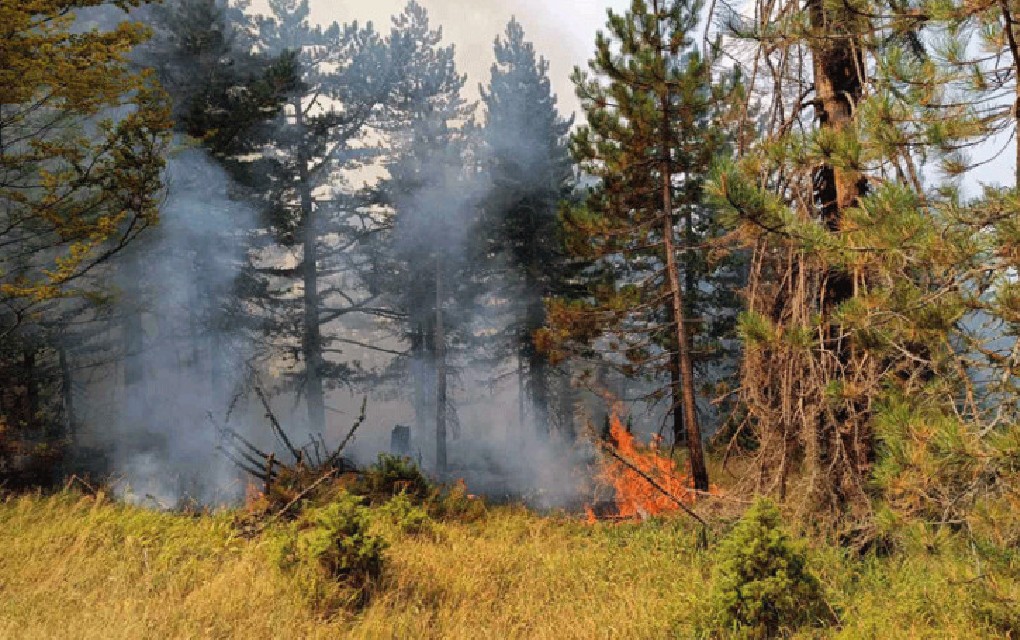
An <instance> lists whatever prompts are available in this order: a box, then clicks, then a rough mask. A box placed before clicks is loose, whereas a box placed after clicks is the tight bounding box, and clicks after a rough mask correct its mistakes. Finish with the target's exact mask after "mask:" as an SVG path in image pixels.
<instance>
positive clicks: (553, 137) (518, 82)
mask: <svg viewBox="0 0 1020 640" xmlns="http://www.w3.org/2000/svg"><path fill="white" fill-rule="evenodd" d="M494 51H495V57H496V62H495V64H493V65H492V69H491V72H490V80H489V85H488V88H485V87H483V88H482V101H483V103H484V105H485V109H486V112H485V122H484V125H483V126H482V129H481V132H480V135H481V140H482V144H483V151H482V153H483V154H484V163H485V170H486V174H487V177H488V180H489V181H490V187H491V193H490V195H489V197H488V198H486V202H485V203H484V207H483V209H484V216H483V219H482V221H481V222H480V225H479V227H480V229H481V234H482V236H483V241H482V247H481V251H482V252H484V253H485V254H487V255H486V256H485V258H486V259H487V260H488V261H489V262H490V263H491V262H493V261H494V259H495V262H496V264H498V265H499V266H500V269H499V271H498V273H496V274H493V275H492V280H491V282H492V283H493V284H494V285H495V286H496V287H499V296H500V297H501V298H505V299H506V300H508V301H511V302H510V306H511V308H510V309H509V311H508V314H507V316H508V317H507V321H506V328H505V335H504V336H503V339H504V340H505V341H506V347H507V348H508V351H509V352H510V353H507V354H504V353H502V352H501V353H499V354H498V358H503V357H506V355H513V356H515V357H516V358H517V361H518V367H519V371H520V374H521V375H520V376H519V379H520V380H521V387H522V388H521V393H525V392H527V395H528V398H529V403H530V406H531V409H532V411H533V412H534V422H535V426H536V427H537V428H538V430H539V431H540V432H544V433H547V432H548V430H549V426H550V400H551V398H550V396H551V391H552V388H551V387H552V383H553V380H552V371H550V369H551V366H550V364H549V362H548V358H547V356H546V354H544V353H542V352H541V351H539V349H538V348H537V347H536V345H535V334H536V332H538V331H539V330H540V329H541V328H542V327H543V326H544V325H545V320H546V318H545V306H544V300H545V299H546V298H549V297H552V296H554V295H562V294H564V293H566V292H567V290H568V289H569V288H570V287H569V284H568V278H569V277H570V276H571V275H572V274H571V264H572V263H571V261H570V260H569V259H568V257H567V256H566V255H565V252H564V250H563V245H562V237H561V233H560V229H559V223H558V220H557V214H558V211H559V206H560V203H561V201H564V200H566V199H567V198H569V196H570V193H571V189H572V179H573V166H572V163H571V159H570V153H569V149H568V144H567V143H568V140H567V138H568V134H569V132H570V128H571V126H572V124H573V122H572V119H571V120H566V119H564V118H562V117H561V116H560V113H559V111H558V109H557V107H556V96H555V95H553V93H552V89H551V84H550V81H549V63H548V61H547V60H546V59H545V58H543V57H539V56H538V55H537V54H536V52H535V47H534V45H533V44H532V43H530V42H528V41H526V40H525V36H524V28H523V27H522V26H521V23H520V22H518V21H517V20H516V19H512V20H511V21H510V23H509V24H508V25H507V27H506V32H505V34H504V35H503V37H502V38H497V39H496V42H495V46H494ZM501 351H502V350H501ZM561 386H563V383H562V382H561ZM566 387H567V388H568V387H569V380H568V381H566ZM564 392H569V391H568V389H564ZM522 403H523V401H522ZM561 421H562V416H561Z"/></svg>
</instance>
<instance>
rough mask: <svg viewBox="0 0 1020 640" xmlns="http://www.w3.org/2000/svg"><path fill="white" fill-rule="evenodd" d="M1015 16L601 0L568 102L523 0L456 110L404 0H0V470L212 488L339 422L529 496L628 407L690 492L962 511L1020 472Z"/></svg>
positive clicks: (1019, 90) (937, 516)
mask: <svg viewBox="0 0 1020 640" xmlns="http://www.w3.org/2000/svg"><path fill="white" fill-rule="evenodd" d="M1016 11H1020V7H1014V6H1013V4H1012V2H1011V0H1003V1H1002V2H976V3H966V4H962V5H957V4H954V3H944V2H929V1H928V0H917V1H914V2H907V3H899V2H878V1H873V0H853V1H850V2H829V1H827V0H807V2H804V3H794V2H785V1H774V0H760V1H758V0H756V1H754V2H749V3H746V4H744V5H740V6H730V5H727V4H725V3H712V4H711V5H710V6H706V5H702V4H701V3H698V2H694V1H687V0H651V1H646V0H634V2H633V3H632V4H631V6H630V7H629V8H628V9H627V10H626V11H621V12H610V14H609V18H608V23H607V25H606V27H605V29H604V30H603V31H600V32H599V34H598V36H597V38H596V43H595V52H594V55H593V57H592V59H591V61H590V62H589V63H588V64H587V65H586V66H585V67H581V68H578V69H577V70H575V72H574V75H573V83H574V85H575V87H576V92H577V96H578V100H579V104H580V107H581V109H582V113H580V114H577V115H576V116H575V115H574V114H570V113H565V112H563V110H562V109H561V108H560V107H559V103H558V101H557V98H556V96H555V95H554V92H553V90H552V83H551V80H550V68H549V63H548V61H547V60H546V59H545V58H544V57H543V56H542V54H541V52H539V51H536V49H535V47H534V45H533V44H531V42H530V41H529V38H528V36H527V34H526V33H525V32H524V28H523V27H522V24H521V22H519V21H517V20H516V19H515V20H512V21H510V22H509V24H507V25H506V28H505V30H504V32H503V33H501V34H499V35H498V36H496V38H495V41H494V48H493V58H494V60H495V62H494V64H493V65H492V67H491V71H490V73H489V76H488V77H487V78H486V79H485V80H484V82H482V83H481V84H482V86H480V87H479V90H478V92H477V95H478V96H479V99H478V100H474V99H473V97H472V96H474V95H475V92H474V91H473V90H471V91H469V90H468V88H467V84H468V80H467V78H466V76H465V75H464V74H463V73H461V72H460V71H459V70H458V67H457V58H456V56H455V49H454V44H455V43H452V42H449V41H447V40H446V39H445V38H444V34H443V32H442V29H441V28H440V27H439V25H437V24H434V23H433V22H432V21H431V20H430V16H429V12H428V11H427V10H426V8H425V6H423V5H421V4H418V3H417V2H413V1H412V2H410V3H408V4H407V6H406V7H405V8H404V9H403V10H402V11H401V12H399V13H398V14H397V15H395V16H394V17H393V18H392V21H391V23H389V24H384V25H382V24H381V25H375V24H373V23H370V22H356V21H354V20H355V19H356V18H357V16H351V22H348V23H346V24H329V25H319V24H316V23H314V22H312V21H311V20H310V9H309V5H308V2H307V0H269V2H268V4H267V5H266V6H264V7H255V8H253V7H252V6H251V5H250V4H249V3H244V2H235V3H227V2H224V1H221V0H167V1H166V2H163V3H160V4H152V5H148V4H143V3H140V2H135V1H131V0H123V1H120V2H100V1H99V0H77V1H71V0H41V1H39V2H34V3H31V4H30V5H26V4H24V3H19V2H8V1H6V0H5V1H4V2H3V3H2V4H0V18H2V20H0V24H2V25H3V27H2V28H3V31H4V33H3V36H4V37H3V38H2V44H0V62H2V64H0V87H2V91H3V95H2V99H0V482H2V483H4V484H5V485H9V486H33V485H40V484H47V483H51V482H53V481H55V480H58V479H60V478H62V477H67V476H69V475H70V474H79V475H84V474H92V475H95V476H110V475H112V476H113V477H116V478H120V479H121V486H122V491H124V492H125V493H126V494H128V495H132V496H135V497H136V498H140V499H141V498H144V497H145V496H148V497H151V498H152V499H153V500H155V501H156V502H157V503H158V504H162V505H171V504H175V503H176V502H178V501H180V500H183V499H193V500H198V501H200V502H224V501H230V500H233V499H235V498H237V497H238V496H239V495H240V494H242V493H243V491H244V477H245V475H244V473H243V472H242V470H243V469H244V468H246V466H250V465H251V461H250V460H249V459H246V457H245V456H246V455H250V449H251V448H255V449H265V450H276V451H278V452H279V453H280V455H281V456H283V455H285V454H286V453H287V451H288V450H290V451H296V452H299V453H300V452H304V453H302V454H301V455H308V456H312V455H317V453H318V452H319V451H320V450H327V449H329V448H330V447H331V446H335V444H336V443H337V442H339V441H341V440H342V438H343V437H344V434H345V433H346V432H347V430H348V428H349V427H350V425H351V424H352V423H354V422H355V421H356V420H357V419H358V415H359V413H360V408H361V407H362V406H365V411H366V415H367V418H366V422H365V425H364V426H362V427H361V430H360V431H359V432H358V435H357V440H356V441H355V443H354V445H352V448H351V449H349V450H345V455H349V456H351V457H352V458H354V460H355V461H365V460H369V459H371V458H373V457H374V456H375V454H376V453H377V452H379V451H386V450H390V449H391V448H393V447H396V448H399V449H401V450H402V451H401V453H406V454H409V455H410V456H411V457H412V458H414V459H416V460H417V461H418V462H419V464H421V465H422V466H423V467H424V468H426V469H427V470H429V471H430V473H432V474H434V475H435V476H437V477H439V478H454V477H464V478H466V479H467V480H468V483H469V486H472V487H477V490H478V491H482V492H486V493H491V494H494V495H495V494H506V495H516V496H522V495H541V496H542V498H541V499H542V500H544V501H546V502H547V503H549V504H556V503H563V502H565V501H569V500H571V499H572V498H573V496H574V495H576V494H577V493H578V492H580V491H583V490H584V489H583V481H584V475H585V474H584V463H585V462H586V461H587V460H589V459H590V458H591V457H592V456H593V455H594V451H595V448H596V445H595V444H594V442H595V441H596V440H598V439H599V438H601V437H606V434H607V433H608V432H606V431H605V429H604V425H607V424H608V422H609V418H610V416H609V413H610V410H611V408H612V407H613V406H615V405H616V403H617V401H622V403H623V406H625V407H626V413H627V415H628V417H629V429H630V430H631V431H633V432H635V433H637V434H639V435H640V436H641V439H642V440H648V439H649V438H653V437H654V438H655V441H656V442H657V443H658V444H657V446H659V447H661V448H663V449H666V448H668V450H669V451H670V452H671V454H675V455H677V456H678V457H680V458H681V459H682V460H683V464H684V465H686V467H687V469H688V471H689V476H690V482H689V484H690V489H691V491H693V492H699V491H702V492H704V491H709V490H710V487H711V484H712V483H713V482H714V479H713V478H711V477H710V475H709V470H710V468H712V469H717V470H719V471H720V472H722V473H726V474H728V477H734V478H736V484H737V486H738V487H740V492H741V493H743V492H746V493H747V494H752V493H761V494H769V495H774V496H775V497H777V498H778V499H780V500H781V501H794V502H795V504H796V505H797V506H798V508H799V509H801V510H802V511H804V512H807V513H813V514H818V515H821V516H824V518H822V520H824V521H831V522H834V523H838V525H839V527H840V530H841V531H843V532H844V533H845V534H846V535H847V536H848V537H849V539H853V540H856V541H858V543H859V544H861V545H865V544H870V542H871V541H873V540H874V539H875V538H876V537H878V536H879V534H881V532H882V530H883V527H888V525H889V523H890V522H893V521H897V519H899V518H919V519H921V520H924V521H927V522H938V523H941V524H943V525H949V526H960V525H961V523H964V522H967V518H968V514H971V513H973V512H974V510H975V509H984V508H987V507H988V506H989V505H992V504H1000V503H1001V501H1002V500H1010V499H1015V498H1016V487H1017V484H1016V474H1017V472H1018V470H1020V429H1018V427H1017V408H1018V405H1017V400H1018V398H1017V388H1016V385H1017V381H1018V380H1017V376H1016V367H1017V366H1018V364H1020V342H1018V340H1017V330H1018V322H1020V288H1018V287H1020V284H1018V282H1017V277H1018V275H1017V268H1018V261H1020V253H1018V251H1017V247H1018V246H1020V244H1018V240H1020V237H1018V234H1020V223H1018V220H1020V218H1018V215H1017V214H1018V212H1020V209H1018V204H1020V203H1018V200H1017V194H1018V191H1017V184H1016V181H1015V179H1013V178H1011V177H1008V176H1007V175H1005V172H997V171H992V170H989V168H988V167H990V166H995V167H1002V166H1004V164H1009V165H1010V166H1013V165H1011V164H1010V163H1009V162H1008V161H1007V160H1008V159H1009V158H1012V157H1017V156H1020V151H1017V149H1020V146H1018V142H1017V140H1016V124H1017V118H1018V113H1017V109H1018V106H1017V105H1020V97H1018V96H1020V85H1018V84H1017V68H1018V63H1020V47H1018V45H1017V38H1018V37H1020V31H1018V28H1017V26H1016V25H1015V24H1014V14H1015V12H1016ZM999 173H1002V175H999ZM363 399H364V405H363V404H362V403H363ZM398 425H402V426H405V427H409V433H410V440H409V441H407V442H405V441H404V440H403V439H402V438H403V436H401V435H400V434H401V433H405V434H406V433H407V431H402V430H400V429H397V430H394V427H397V426H398ZM391 438H392V439H393V440H392V441H391ZM246 447H248V448H249V449H246ZM246 451H249V453H247V454H246V453H245V452H246ZM724 467H725V469H726V471H723V470H722V469H723V468H724Z"/></svg>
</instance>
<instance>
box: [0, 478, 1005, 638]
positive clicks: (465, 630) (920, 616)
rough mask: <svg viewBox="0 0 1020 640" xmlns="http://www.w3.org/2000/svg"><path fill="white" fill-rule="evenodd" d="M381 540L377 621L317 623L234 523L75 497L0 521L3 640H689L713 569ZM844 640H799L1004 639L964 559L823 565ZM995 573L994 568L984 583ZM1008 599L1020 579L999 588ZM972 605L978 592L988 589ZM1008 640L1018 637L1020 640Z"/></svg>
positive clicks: (655, 553)
mask: <svg viewBox="0 0 1020 640" xmlns="http://www.w3.org/2000/svg"><path fill="white" fill-rule="evenodd" d="M433 529H434V531H433V533H432V534H430V535H422V536H405V535H399V534H396V533H394V532H389V533H388V534H387V535H388V536H389V537H390V538H391V542H392V546H391V547H390V549H389V550H388V551H387V553H386V559H387V568H386V575H385V577H384V579H383V580H382V583H381V584H380V585H379V587H378V588H377V589H376V592H375V593H374V594H373V597H372V599H371V601H370V603H369V605H368V606H367V607H366V608H365V609H364V610H362V611H361V612H359V613H357V614H350V613H347V614H342V615H336V616H333V617H331V618H325V617H323V616H322V615H321V614H319V613H316V612H315V611H313V610H311V609H310V607H309V606H308V604H307V602H306V601H304V600H303V599H302V596H301V595H300V589H298V588H297V587H296V585H295V584H294V581H293V580H294V579H293V578H292V577H291V576H289V575H287V574H286V573H284V572H281V570H280V569H278V568H277V566H276V564H275V563H274V562H273V560H272V559H271V554H270V553H269V549H268V547H269V543H267V542H266V541H265V540H263V539H254V540H248V539H244V538H242V537H239V536H238V534H237V533H236V531H235V528H234V527H233V526H232V525H231V516H230V514H227V513H224V514H220V515H207V516H201V517H190V516H185V515H172V514H162V513H155V512H151V511H146V510H143V509H138V508H134V507H130V506H125V505H120V504H116V503H113V502H111V501H109V500H108V499H99V500H97V499H94V498H90V497H83V496H80V495H74V494H62V495H58V496H53V497H38V496H35V497H19V498H11V499H8V500H7V501H6V502H3V503H0V637H2V638H19V639H20V638H47V639H51V638H74V639H79V638H81V639H85V638H102V639H103V640H107V639H111V640H112V639H117V638H131V639H137V638H259V639H260V640H265V639H268V638H273V639H275V638H347V637H350V638H401V639H404V638H408V639H418V638H423V639H424V638H451V639H458V638H464V639H467V638H471V639H472V640H473V639H480V638H485V639H488V638H500V639H502V638H527V639H545V638H550V639H556V640H567V639H571V638H578V639H582V638H583V639H589V638H591V639H594V638H670V637H672V638H689V637H693V636H694V634H695V630H696V624H697V621H698V618H699V611H702V610H703V608H704V606H705V602H706V600H705V597H706V595H707V593H708V591H709V590H710V587H711V580H712V578H711V564H712V563H711V554H710V553H708V552H705V551H704V550H699V549H698V547H697V545H696V536H695V535H694V534H693V532H692V531H691V530H690V529H689V527H688V526H687V525H686V523H685V522H683V521H680V520H676V521H664V522H651V523H645V524H643V525H626V526H608V525H607V526H598V527H588V526H586V525H583V524H580V523H578V522H575V521H571V520H569V519H566V518H556V517H541V516H538V515H535V514H531V513H528V512H526V511H524V510H522V509H515V508H499V509H492V510H490V512H489V514H488V515H487V516H486V517H485V518H483V519H482V520H481V521H479V522H476V523H473V524H462V523H438V524H436V525H435V526H434V527H433ZM816 555H817V557H816V565H817V568H818V573H819V574H820V576H821V578H822V580H823V582H824V584H825V585H826V588H827V592H828V593H829V595H830V599H831V601H832V603H833V606H834V607H836V608H837V609H838V610H839V611H840V612H841V617H842V619H843V627H842V628H840V629H828V630H809V631H805V632H803V634H802V637H805V638H808V637H843V638H973V637H1004V636H1005V633H1006V632H1008V631H1009V628H1008V624H1009V620H1008V618H1009V613H1008V610H1007V611H1006V612H1005V613H1003V612H1002V611H999V610H997V609H994V608H991V609H990V608H989V606H985V605H988V604H989V602H990V600H987V599H982V598H983V596H981V593H984V592H983V591H982V589H984V587H981V586H980V585H981V584H982V583H979V582H975V580H974V579H975V577H976V573H975V571H974V570H973V569H972V567H971V564H969V561H967V560H966V559H964V558H963V557H962V554H960V555H946V556H944V557H943V556H939V555H931V556H922V555H917V556H909V557H898V558H892V559H870V560H866V561H856V560H854V561H849V560H846V559H844V558H841V557H840V554H839V553H838V552H836V551H834V550H824V549H821V550H817V551H816ZM986 570H987V567H986ZM995 580H996V581H997V582H996V585H997V586H996V589H997V591H996V593H997V594H998V596H997V597H1015V596H1016V595H1017V594H1018V593H1020V591H1018V590H1017V583H1016V575H1015V574H1014V575H1012V576H1010V575H1009V574H1008V573H1000V574H997V575H996V576H995ZM979 587H980V588H979ZM1014 637H1016V636H1015V635H1014Z"/></svg>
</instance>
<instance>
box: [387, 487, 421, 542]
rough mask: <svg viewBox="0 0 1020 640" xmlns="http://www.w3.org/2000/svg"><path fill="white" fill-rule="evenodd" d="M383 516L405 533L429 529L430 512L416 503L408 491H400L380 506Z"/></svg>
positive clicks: (415, 532) (414, 533)
mask: <svg viewBox="0 0 1020 640" xmlns="http://www.w3.org/2000/svg"><path fill="white" fill-rule="evenodd" d="M377 511H378V512H379V514H380V515H381V516H383V517H384V518H386V519H387V520H389V522H390V523H391V524H392V525H393V526H394V527H395V528H396V529H397V531H399V532H400V533H403V534H410V535H417V534H420V533H426V532H427V531H429V529H430V526H429V514H428V513H426V511H425V509H424V508H422V507H421V506H419V505H416V504H415V503H414V502H413V501H412V500H411V498H410V497H409V496H408V495H407V494H406V493H398V494H397V495H395V496H393V498H391V499H390V500H389V501H387V502H385V503H383V504H382V506H380V507H379V508H378V509H377Z"/></svg>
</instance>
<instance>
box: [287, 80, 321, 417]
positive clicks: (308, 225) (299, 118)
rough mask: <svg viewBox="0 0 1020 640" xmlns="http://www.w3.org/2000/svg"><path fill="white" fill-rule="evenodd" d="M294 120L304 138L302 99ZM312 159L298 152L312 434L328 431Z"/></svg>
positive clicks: (304, 348) (305, 347) (307, 387)
mask: <svg viewBox="0 0 1020 640" xmlns="http://www.w3.org/2000/svg"><path fill="white" fill-rule="evenodd" d="M293 106H294V118H295V123H296V124H297V128H298V131H299V132H301V134H302V135H304V133H305V131H304V112H303V110H302V106H301V99H300V98H296V99H295V100H294V103H293ZM308 162H309V158H308V155H307V153H306V151H305V147H304V143H301V144H300V146H299V150H298V172H299V174H298V177H299V180H300V183H299V189H300V192H301V193H300V196H301V220H302V224H303V233H304V236H303V238H302V242H303V247H302V248H303V250H304V264H303V268H302V275H303V278H304V296H303V301H304V327H303V332H302V344H301V348H302V352H303V355H304V358H305V393H306V394H307V398H308V428H309V429H310V430H311V431H312V433H322V432H323V431H324V430H325V427H326V401H325V394H324V392H323V388H322V333H321V327H320V326H319V272H318V233H317V232H316V226H315V204H314V202H313V201H312V185H311V184H310V176H309V175H308Z"/></svg>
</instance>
